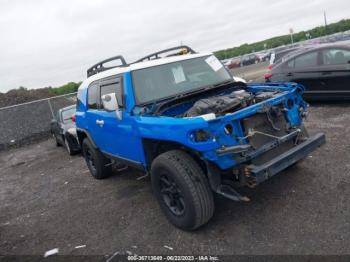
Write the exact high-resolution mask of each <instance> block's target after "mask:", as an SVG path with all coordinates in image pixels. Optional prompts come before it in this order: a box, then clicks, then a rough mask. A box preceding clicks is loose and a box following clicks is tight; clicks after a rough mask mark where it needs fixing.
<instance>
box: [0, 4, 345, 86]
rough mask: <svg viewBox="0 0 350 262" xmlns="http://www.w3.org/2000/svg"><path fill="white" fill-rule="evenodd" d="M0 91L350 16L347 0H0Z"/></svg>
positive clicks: (53, 83)
mask: <svg viewBox="0 0 350 262" xmlns="http://www.w3.org/2000/svg"><path fill="white" fill-rule="evenodd" d="M0 6H1V8H0V36H1V38H0V50H1V51H0V92H6V91H7V90H9V89H12V88H18V87H19V86H24V87H26V88H42V87H46V86H60V85H62V84H65V83H67V82H70V81H81V80H84V79H85V78H86V70H87V69H88V68H89V67H90V66H92V65H93V64H95V63H97V62H99V61H101V60H103V59H105V58H109V57H112V56H115V55H123V56H124V57H125V58H126V60H127V61H129V62H131V61H134V60H136V59H137V58H140V57H143V56H144V55H147V54H148V53H152V52H154V51H158V50H161V49H165V48H169V47H172V46H176V45H179V44H180V43H183V44H186V45H189V46H190V47H192V48H193V49H194V50H196V51H199V52H207V51H216V50H219V49H223V48H229V47H233V46H238V45H241V44H243V43H252V42H255V41H260V40H264V39H267V38H270V37H273V36H278V35H282V34H287V33H288V31H289V28H293V30H294V31H295V32H297V31H300V30H307V29H311V28H313V27H315V26H319V25H322V24H323V23H324V21H323V12H324V10H325V11H326V13H327V21H328V23H332V22H337V21H339V20H341V19H348V18H350V12H349V10H350V1H349V0H332V1H329V0H317V1H313V0H308V1H307V0H293V1H292V0H290V1H284V0H260V1H258V0H244V1H242V0H235V1H232V0H217V1H215V0H192V1H189V0H187V1H183V0H177V1H174V0H152V1H145V0H128V1H125V0H99V1H86V0H60V1H49V0H0Z"/></svg>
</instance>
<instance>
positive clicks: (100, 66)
mask: <svg viewBox="0 0 350 262" xmlns="http://www.w3.org/2000/svg"><path fill="white" fill-rule="evenodd" d="M114 60H120V62H121V65H119V66H110V67H104V66H103V64H104V63H107V62H111V61H114ZM127 65H128V64H127V63H126V61H125V59H124V57H123V56H121V55H118V56H114V57H111V58H108V59H106V60H103V61H101V62H99V63H97V64H96V65H93V66H92V67H90V68H89V69H88V70H87V77H90V76H93V75H95V74H98V73H100V72H103V71H106V70H108V69H112V68H116V67H123V66H127Z"/></svg>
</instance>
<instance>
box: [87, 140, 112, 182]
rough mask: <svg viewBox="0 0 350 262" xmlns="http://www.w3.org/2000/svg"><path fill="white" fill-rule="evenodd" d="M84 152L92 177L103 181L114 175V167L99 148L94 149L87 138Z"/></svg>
mask: <svg viewBox="0 0 350 262" xmlns="http://www.w3.org/2000/svg"><path fill="white" fill-rule="evenodd" d="M82 152H83V156H84V158H85V162H86V164H87V166H88V168H89V170H90V173H91V175H92V176H93V177H94V178H96V179H103V178H106V177H108V176H109V175H110V174H111V173H112V165H111V162H110V160H109V159H108V158H106V157H105V156H104V155H103V154H102V153H101V152H100V151H99V150H98V149H97V148H94V146H93V145H92V143H91V142H90V140H89V139H87V138H85V139H84V141H83V144H82Z"/></svg>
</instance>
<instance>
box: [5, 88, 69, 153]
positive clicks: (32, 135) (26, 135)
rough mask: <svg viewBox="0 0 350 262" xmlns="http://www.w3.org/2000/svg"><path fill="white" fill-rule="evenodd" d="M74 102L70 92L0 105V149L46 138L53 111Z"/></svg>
mask: <svg viewBox="0 0 350 262" xmlns="http://www.w3.org/2000/svg"><path fill="white" fill-rule="evenodd" d="M75 103H76V93H70V94H64V95H59V96H53V97H48V98H43V99H38V100H34V101H30V102H25V103H21V104H16V105H11V106H5V107H1V108H0V123H1V124H0V150H2V149H6V148H8V147H11V146H18V145H23V144H28V143H31V142H34V141H38V140H42V139H45V138H48V137H49V136H50V121H51V119H52V118H53V117H54V115H55V112H56V111H57V110H58V109H60V108H62V107H65V106H69V105H73V104H75Z"/></svg>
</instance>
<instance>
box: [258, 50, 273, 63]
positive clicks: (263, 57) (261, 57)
mask: <svg viewBox="0 0 350 262" xmlns="http://www.w3.org/2000/svg"><path fill="white" fill-rule="evenodd" d="M256 55H257V56H258V57H259V61H260V62H265V61H268V60H269V59H270V55H271V53H270V52H260V53H257V54H256Z"/></svg>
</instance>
